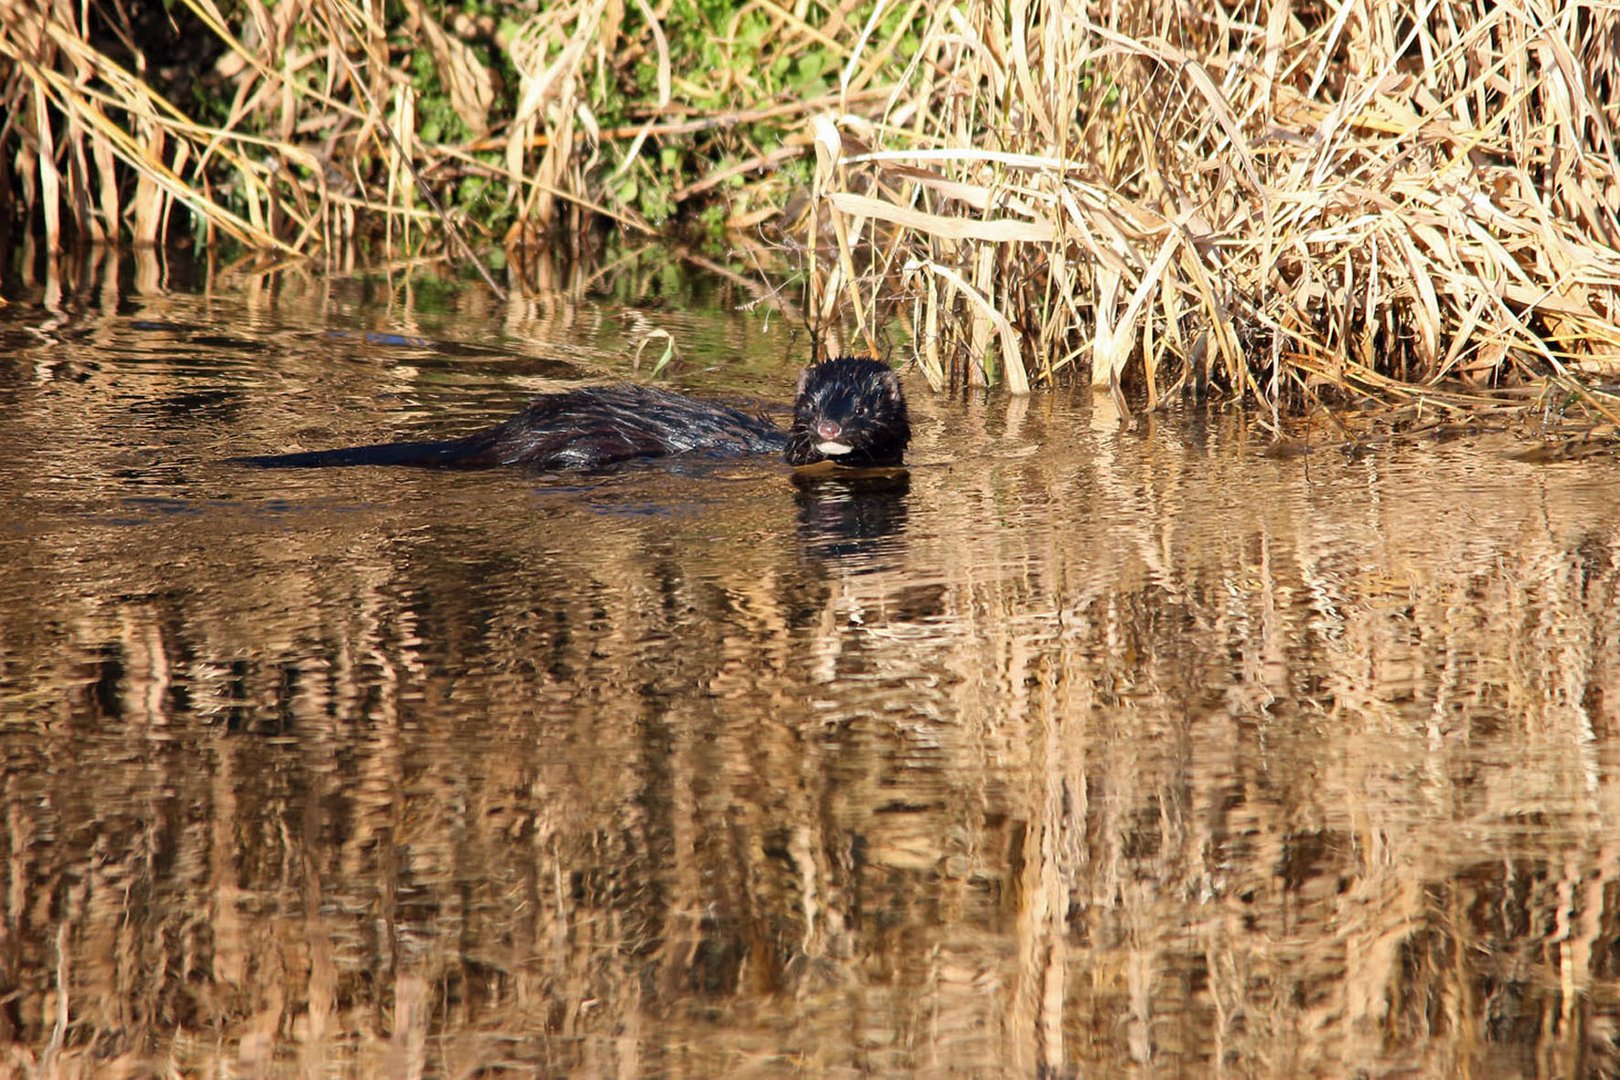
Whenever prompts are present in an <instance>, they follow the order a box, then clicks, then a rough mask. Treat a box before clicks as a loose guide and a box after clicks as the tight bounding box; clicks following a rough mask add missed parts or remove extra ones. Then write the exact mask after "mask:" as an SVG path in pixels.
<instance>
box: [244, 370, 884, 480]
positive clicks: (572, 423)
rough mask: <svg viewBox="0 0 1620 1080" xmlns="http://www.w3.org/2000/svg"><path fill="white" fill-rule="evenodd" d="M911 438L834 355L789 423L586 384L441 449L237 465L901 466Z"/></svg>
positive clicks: (650, 392) (648, 390)
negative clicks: (683, 459)
mask: <svg viewBox="0 0 1620 1080" xmlns="http://www.w3.org/2000/svg"><path fill="white" fill-rule="evenodd" d="M910 440H911V425H910V422H909V421H908V419H907V416H906V399H905V395H904V394H903V393H902V392H901V389H900V380H899V378H898V377H897V376H896V375H895V373H894V371H893V370H891V369H890V368H889V366H888V365H887V364H884V363H881V362H880V361H877V360H869V359H865V358H861V357H842V358H840V359H837V360H828V361H825V362H823V363H819V364H812V365H811V366H809V367H807V368H805V369H804V371H803V373H802V374H800V376H799V388H798V393H797V396H796V397H795V399H794V403H793V424H792V426H791V427H790V428H789V429H788V430H787V431H786V432H783V431H782V429H781V428H779V427H777V426H776V425H775V424H773V423H771V422H770V421H769V420H766V419H764V418H763V417H759V416H753V415H750V414H749V413H746V412H743V411H740V410H738V409H733V408H730V407H729V406H725V405H720V404H716V403H714V402H710V401H703V400H701V399H699V398H694V397H689V396H687V395H685V394H678V393H675V392H673V391H670V390H661V389H658V388H657V387H651V386H637V385H633V384H623V385H619V386H588V387H583V388H581V389H578V390H565V391H562V392H560V393H556V394H546V395H544V396H542V397H538V398H535V399H534V401H532V402H530V403H529V406H528V407H527V408H526V409H524V410H523V411H522V412H520V413H518V414H517V415H516V416H513V417H512V418H511V419H509V420H507V421H505V422H504V423H501V424H497V425H496V426H494V427H491V428H486V429H484V430H483V431H476V432H474V433H473V434H471V435H468V436H465V437H464V438H460V439H450V440H446V441H444V442H395V443H376V444H373V445H370V446H351V447H344V448H342V449H337V450H315V451H312V452H309V453H302V454H272V455H268V456H264V457H244V458H236V459H235V460H236V461H237V462H238V463H240V464H245V465H253V466H257V467H259V468H269V469H277V468H321V467H330V466H344V465H414V466H421V467H427V468H441V469H483V468H490V467H493V466H498V465H523V466H527V467H530V468H534V469H542V470H557V469H598V468H601V467H603V466H606V465H611V464H613V463H614V462H617V461H626V460H629V459H631V458H647V457H668V456H672V455H676V454H704V455H708V456H717V457H733V456H741V455H743V454H762V453H772V452H776V451H781V453H782V456H783V458H784V459H786V461H787V463H788V464H789V465H795V466H798V465H814V464H816V463H817V462H821V461H832V462H835V463H837V464H839V465H845V466H850V467H865V466H877V465H898V464H900V462H901V460H902V458H903V456H904V454H905V450H906V444H907V443H908V442H909V441H910Z"/></svg>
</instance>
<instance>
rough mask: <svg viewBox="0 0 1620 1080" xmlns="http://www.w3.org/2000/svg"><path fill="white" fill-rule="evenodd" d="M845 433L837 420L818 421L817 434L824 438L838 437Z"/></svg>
mask: <svg viewBox="0 0 1620 1080" xmlns="http://www.w3.org/2000/svg"><path fill="white" fill-rule="evenodd" d="M843 433H844V429H843V428H841V427H839V426H838V421H836V420H818V421H817V422H816V434H817V435H820V436H821V437H822V438H823V439H836V438H838V436H840V435H842V434H843Z"/></svg>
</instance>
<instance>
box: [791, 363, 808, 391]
mask: <svg viewBox="0 0 1620 1080" xmlns="http://www.w3.org/2000/svg"><path fill="white" fill-rule="evenodd" d="M809 385H810V369H809V368H805V369H804V370H803V371H801V372H799V388H798V389H797V390H795V391H794V392H793V395H794V396H795V397H797V396H799V395H800V394H802V393H804V388H805V387H807V386H809Z"/></svg>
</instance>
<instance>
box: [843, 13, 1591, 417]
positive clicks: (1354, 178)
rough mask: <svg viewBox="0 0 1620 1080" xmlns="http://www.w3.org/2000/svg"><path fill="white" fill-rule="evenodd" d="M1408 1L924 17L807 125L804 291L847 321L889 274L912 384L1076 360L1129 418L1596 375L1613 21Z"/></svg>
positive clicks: (1042, 374) (1031, 372)
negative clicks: (1131, 406) (1177, 408)
mask: <svg viewBox="0 0 1620 1080" xmlns="http://www.w3.org/2000/svg"><path fill="white" fill-rule="evenodd" d="M1419 15H1420V17H1417V18H1416V21H1414V18H1415V17H1414V15H1413V14H1412V13H1411V12H1409V11H1407V10H1406V9H1396V8H1392V7H1388V6H1382V5H1371V4H1362V3H1354V2H1351V3H1346V4H1344V5H1342V6H1339V7H1337V8H1334V7H1330V6H1318V5H1310V4H1289V3H1277V4H1273V5H1271V6H1270V7H1269V9H1267V8H1263V7H1241V8H1240V7H1235V6H1230V5H1226V6H1221V7H1214V6H1212V5H1178V4H1171V3H1155V4H1150V5H1140V4H1120V3H1113V2H1100V3H1092V4H1087V5H1083V6H1076V5H1058V4H1050V3H1043V2H1039V0H1035V2H1030V3H1015V4H1012V5H1010V6H1008V7H1000V6H991V5H975V6H967V7H957V6H951V7H945V8H941V9H939V10H938V12H937V13H936V15H935V17H934V21H933V23H932V25H931V26H930V27H929V29H928V30H927V33H926V35H925V38H924V42H923V45H922V48H921V50H920V51H919V52H918V53H917V55H916V57H915V59H914V61H913V63H912V64H911V66H910V68H909V69H908V71H907V72H906V75H905V77H904V79H903V81H902V83H901V85H899V86H898V87H897V88H896V89H895V91H894V92H893V93H892V94H891V95H890V97H889V99H888V100H887V102H886V103H885V106H884V108H883V109H882V110H881V111H880V112H878V113H877V114H876V115H873V116H870V117H858V116H853V115H849V114H845V115H843V116H841V117H838V118H837V119H836V120H834V119H832V118H818V119H817V121H816V125H817V126H816V127H815V129H814V133H815V137H816V146H817V149H818V166H817V174H816V185H817V191H818V193H819V195H820V196H821V198H820V199H819V201H818V203H817V213H818V215H820V220H819V221H818V222H817V223H816V224H817V227H818V228H822V229H825V230H826V231H827V233H828V234H830V235H831V236H832V237H833V238H834V246H835V248H836V251H837V256H836V258H835V259H833V260H831V265H825V264H823V265H819V266H817V267H816V272H815V274H814V275H813V280H812V284H813V291H814V292H815V294H816V297H817V300H816V303H815V305H814V308H815V310H817V311H820V312H821V313H823V314H824V315H830V314H831V312H833V311H834V310H837V309H842V310H846V311H847V312H849V313H850V314H851V315H852V316H853V317H854V318H855V319H856V320H857V321H858V323H859V325H858V327H857V329H856V331H855V333H857V334H862V333H864V334H869V335H871V334H876V332H877V320H878V319H879V318H880V317H881V314H882V312H883V311H884V310H885V305H884V304H882V303H879V300H880V298H881V297H882V295H883V293H884V290H885V289H886V288H887V283H890V282H892V281H893V280H894V279H895V277H896V276H897V275H899V276H901V277H903V278H904V279H905V281H906V287H905V288H904V289H903V292H902V296H903V298H904V301H905V302H906V304H907V305H909V308H910V310H909V312H906V314H907V315H908V316H909V318H910V320H911V322H912V324H913V327H914V328H915V329H916V331H917V337H918V346H917V347H918V355H919V358H920V361H921V364H922V367H923V369H924V370H925V371H926V372H927V373H928V375H929V377H930V378H931V379H932V380H933V381H934V382H935V383H936V384H938V383H942V382H944V381H945V380H946V379H949V378H952V377H955V378H962V379H966V380H968V381H971V382H986V381H995V380H996V379H998V378H999V379H1003V380H1005V382H1006V383H1007V384H1008V385H1009V386H1010V387H1011V388H1013V389H1014V390H1021V389H1024V388H1025V387H1026V386H1027V385H1028V383H1029V381H1030V380H1031V379H1032V378H1038V379H1046V378H1051V377H1052V376H1053V375H1055V374H1057V373H1059V372H1062V371H1064V370H1066V369H1074V370H1076V371H1078V372H1079V373H1081V374H1082V375H1083V376H1084V377H1086V378H1088V379H1089V380H1090V381H1091V382H1092V383H1093V384H1094V385H1096V386H1098V387H1112V388H1114V389H1115V390H1116V391H1117V390H1118V389H1119V388H1121V387H1122V386H1124V385H1126V384H1134V385H1139V386H1140V387H1142V388H1143V389H1144V390H1145V392H1146V395H1147V400H1148V403H1149V405H1150V406H1151V405H1153V404H1156V403H1157V402H1158V401H1159V400H1160V399H1161V398H1162V397H1163V395H1164V394H1165V393H1167V392H1168V391H1169V390H1171V389H1172V388H1174V387H1175V386H1177V385H1182V384H1184V383H1185V384H1202V383H1203V382H1204V381H1205V380H1206V379H1207V380H1209V381H1210V382H1212V383H1213V384H1214V385H1216V386H1218V387H1224V388H1228V389H1230V390H1231V391H1233V392H1236V393H1238V394H1242V395H1246V396H1248V397H1250V398H1251V399H1254V400H1258V401H1261V402H1265V403H1268V404H1269V405H1271V406H1272V407H1273V408H1275V407H1277V406H1278V405H1280V404H1282V403H1284V402H1285V401H1289V400H1294V401H1303V402H1306V403H1309V402H1312V401H1314V400H1316V399H1317V398H1318V397H1319V395H1320V392H1321V390H1322V389H1323V388H1324V387H1333V388H1337V389H1340V390H1348V391H1351V392H1354V393H1366V394H1369V395H1374V396H1378V397H1381V398H1386V399H1387V398H1390V397H1400V396H1402V395H1423V396H1425V397H1426V398H1429V399H1432V400H1433V401H1434V402H1435V404H1436V407H1438V408H1442V409H1443V408H1446V407H1448V405H1453V404H1455V405H1456V407H1458V408H1466V407H1469V406H1467V405H1466V404H1465V403H1460V402H1453V401H1452V400H1451V399H1450V398H1448V396H1447V395H1446V394H1445V393H1443V392H1440V390H1439V388H1440V387H1442V386H1446V387H1452V388H1460V389H1464V390H1469V389H1473V390H1478V391H1482V392H1494V391H1499V390H1500V389H1502V388H1505V387H1520V388H1522V387H1524V386H1526V385H1528V386H1547V387H1552V386H1554V385H1557V386H1558V387H1560V388H1561V389H1560V390H1559V395H1560V397H1563V396H1564V395H1565V394H1566V393H1567V390H1568V387H1569V386H1570V385H1571V384H1572V383H1574V384H1576V385H1581V386H1587V385H1588V384H1589V383H1590V381H1591V380H1592V379H1593V378H1594V377H1596V378H1607V377H1611V376H1613V375H1614V374H1615V373H1616V371H1617V370H1620V311H1617V293H1616V288H1617V285H1620V251H1617V250H1616V243H1617V237H1620V221H1617V217H1616V213H1617V209H1620V182H1617V180H1620V177H1617V175H1616V171H1617V170H1616V162H1615V155H1614V144H1613V129H1614V126H1615V120H1616V116H1617V111H1616V105H1615V104H1613V102H1614V94H1613V92H1612V91H1613V87H1614V86H1615V84H1616V66H1617V63H1620V60H1617V57H1616V54H1615V53H1614V50H1613V48H1612V42H1613V41H1614V39H1615V36H1616V34H1617V33H1620V13H1617V12H1616V11H1615V10H1613V9H1612V8H1608V7H1605V6H1601V5H1583V4H1569V5H1563V6H1560V7H1559V8H1557V9H1556V10H1552V11H1549V10H1548V9H1546V8H1543V7H1540V6H1535V5H1515V4H1482V3H1431V4H1429V5H1426V6H1424V7H1423V8H1421V9H1420V10H1419ZM1251 17H1255V18H1257V19H1258V20H1260V21H1250V19H1251ZM857 59H858V58H857ZM892 307H893V305H890V308H891V309H892ZM1576 376H1580V379H1579V380H1576ZM1521 393H1522V389H1521ZM1521 400H1522V398H1521ZM1576 400H1577V401H1579V402H1584V403H1586V404H1591V403H1592V402H1593V401H1594V400H1595V398H1594V395H1593V393H1592V392H1591V390H1590V389H1589V388H1588V389H1586V390H1585V391H1584V392H1583V393H1582V394H1581V395H1578V396H1577V397H1576ZM1608 407H1612V402H1611V406H1608Z"/></svg>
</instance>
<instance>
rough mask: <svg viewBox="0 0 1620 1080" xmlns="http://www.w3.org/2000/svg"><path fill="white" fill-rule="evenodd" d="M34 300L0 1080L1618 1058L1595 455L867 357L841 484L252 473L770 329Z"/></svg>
mask: <svg viewBox="0 0 1620 1080" xmlns="http://www.w3.org/2000/svg"><path fill="white" fill-rule="evenodd" d="M272 284H273V285H274V287H272ZM42 295H43V294H41V293H40V292H38V291H29V290H26V289H23V290H19V292H18V294H17V295H14V296H13V297H12V299H13V300H14V301H15V302H14V303H13V305H12V306H11V307H9V308H6V309H3V310H0V346H3V349H4V354H3V356H0V447H3V453H0V500H3V504H4V506H5V515H4V521H3V524H0V751H3V758H0V770H3V772H0V798H3V800H4V806H5V821H4V825H5V827H4V829H3V830H0V853H3V856H4V857H3V860H0V867H3V875H0V885H3V889H0V903H3V912H4V916H3V923H0V1071H13V1072H32V1071H36V1070H37V1071H40V1072H43V1073H47V1074H50V1073H65V1074H69V1075H85V1076H89V1075H107V1074H113V1073H118V1074H123V1075H148V1074H150V1073H154V1072H156V1073H170V1072H173V1071H178V1072H179V1073H184V1074H210V1075H236V1074H254V1073H260V1074H262V1073H270V1074H299V1073H310V1072H319V1073H338V1074H349V1075H381V1074H393V1075H414V1074H423V1073H425V1074H427V1075H444V1076H473V1075H480V1076H491V1075H505V1074H508V1073H510V1074H513V1075H532V1074H534V1073H539V1074H542V1075H576V1076H588V1075H618V1076H635V1075H667V1076H693V1077H713V1076H720V1075H763V1076H768V1075H781V1074H787V1073H797V1074H805V1075H860V1074H891V1073H906V1072H910V1073H916V1074H924V1075H934V1074H953V1075H985V1076H989V1075H1013V1076H1036V1075H1043V1074H1044V1075H1051V1076H1064V1075H1071V1074H1079V1075H1095V1076H1107V1075H1119V1074H1122V1073H1129V1072H1135V1073H1139V1074H1142V1075H1149V1074H1151V1075H1203V1074H1219V1073H1224V1074H1226V1075H1232V1076H1308V1075H1323V1076H1344V1075H1355V1074H1362V1075H1368V1076H1384V1075H1482V1076H1489V1075H1515V1074H1527V1075H1528V1074H1541V1075H1561V1076H1588V1075H1603V1074H1606V1073H1610V1072H1612V1071H1613V1070H1615V1069H1616V1068H1617V1067H1620V1054H1617V1043H1616V1038H1617V1032H1620V1028H1617V1020H1620V943H1617V919H1616V914H1615V910H1616V904H1617V902H1620V784H1617V783H1616V780H1615V776H1614V774H1615V770H1616V767H1617V766H1620V726H1617V722H1616V721H1617V710H1620V665H1617V650H1616V644H1617V642H1616V635H1617V615H1616V596H1617V585H1620V581H1617V575H1620V570H1617V562H1620V559H1617V550H1620V545H1617V536H1620V499H1617V498H1616V493H1617V491H1620V471H1617V470H1616V468H1615V467H1614V466H1612V465H1610V464H1608V463H1604V462H1596V463H1593V462H1588V463H1582V464H1568V465H1554V466H1535V465H1529V464H1523V463H1518V462H1515V461H1513V460H1510V459H1509V458H1508V457H1507V455H1506V451H1507V450H1508V449H1509V445H1507V444H1500V443H1494V444H1493V443H1483V442H1469V441H1457V442H1451V443H1446V444H1441V445H1435V444H1430V443H1419V444H1413V445H1394V446H1386V447H1383V448H1376V449H1374V450H1372V451H1370V452H1368V453H1365V454H1361V455H1356V456H1350V455H1346V454H1344V453H1342V452H1340V451H1338V450H1333V449H1328V450H1323V451H1318V452H1316V453H1313V454H1309V455H1306V456H1303V457H1297V456H1296V457H1287V458H1282V457H1276V456H1270V455H1268V454H1267V453H1266V445H1265V441H1264V439H1263V438H1261V437H1260V436H1259V435H1258V434H1253V433H1250V432H1249V431H1248V430H1247V429H1246V426H1245V421H1244V418H1243V417H1242V416H1240V415H1230V414H1223V413H1205V412H1200V411H1192V410H1188V411H1177V410H1172V411H1170V412H1167V413H1163V414H1160V415H1157V416H1154V417H1150V418H1148V421H1147V422H1146V423H1145V424H1144V425H1143V426H1142V427H1140V428H1139V429H1137V430H1135V431H1123V430H1121V429H1120V428H1119V427H1118V425H1117V424H1115V422H1114V421H1113V419H1112V418H1111V417H1109V416H1107V415H1104V414H1103V411H1102V409H1101V407H1098V408H1096V409H1094V408H1093V406H1092V404H1091V402H1090V400H1089V396H1088V395H1084V394H1081V395H1072V394H1067V393H1060V394H1053V395H1044V396H1041V395H1038V396H1036V397H1033V398H1031V399H1029V400H1025V401H1012V400H1009V399H1008V398H1006V397H1005V396H1002V395H990V396H988V397H985V396H971V397H967V398H963V397H960V396H958V397H939V396H935V395H933V394H931V393H930V392H929V391H928V390H927V388H926V386H925V385H924V384H923V383H922V382H921V381H920V380H918V379H916V378H915V377H912V376H908V377H907V386H908V390H909V391H910V394H911V398H912V403H913V413H914V417H915V427H916V432H917V437H916V441H915V443H914V446H913V450H912V453H911V455H910V460H911V468H910V470H909V475H908V476H906V477H905V478H904V479H900V480H895V479H890V480H888V481H886V482H873V483H869V484H864V485H852V484H848V483H842V482H838V481H823V482H806V481H804V480H802V479H796V478H795V477H794V475H793V474H792V472H791V471H790V470H788V469H787V468H786V467H784V466H783V465H781V464H780V463H778V462H777V461H775V460H771V459H758V460H744V461H738V462H728V463H718V464H717V463H712V462H709V463H694V464H671V463H660V464H653V465H642V466H635V467H630V468H626V469H622V470H620V471H618V472H615V473H610V474H605V475H594V476H572V477H556V476H539V475H535V474H531V473H524V472H521V471H498V472H488V473H479V474H449V473H435V472H428V471H417V470H408V469H346V470H326V471H293V472H280V471H273V472H267V471H255V470H250V469H244V468H241V467H238V466H235V465H232V464H230V463H229V462H228V461H227V460H226V459H227V458H229V457H231V456H232V455H235V454H252V453H266V452H274V451H278V450H284V449H295V448H296V449H314V448H319V447H324V446H334V445H342V444H345V443H354V442H364V441H371V440H375V439H379V438H389V437H394V436H401V437H418V438H420V437H433V436H436V435H447V434H454V433H459V432H463V431H466V430H468V429H470V428H473V427H477V426H479V425H480V424H483V423H485V422H488V421H489V420H492V419H494V418H498V417H501V416H504V415H505V414H507V413H509V412H510V411H512V410H514V409H515V408H516V407H517V406H518V405H520V404H521V402H522V401H523V400H524V399H525V397H527V396H528V395H530V394H532V393H534V392H537V391H539V390H543V389H545V388H547V387H551V386H556V385H560V382H561V381H562V380H566V379H571V378H578V377H581V376H586V375H589V376H601V375H603V374H612V373H617V374H619V375H623V376H626V377H635V378H643V379H645V378H648V377H650V376H649V375H648V373H647V372H646V370H645V368H643V370H641V371H639V372H636V371H633V370H632V368H633V366H634V364H633V361H634V356H635V349H636V346H637V344H638V343H639V342H640V341H641V340H642V339H643V338H644V336H645V335H646V333H647V332H648V330H651V329H664V330H667V331H668V332H670V333H671V334H672V335H674V337H675V339H676V341H677V342H678V343H679V344H680V346H681V348H682V355H683V359H682V360H680V361H678V362H677V363H676V364H675V365H674V366H673V368H672V369H671V370H670V371H668V372H665V373H664V374H662V375H661V376H660V380H661V381H664V382H669V383H672V384H674V385H680V386H684V387H687V388H689V389H694V390H696V391H698V392H707V393H728V394H737V393H741V394H749V395H756V396H760V397H768V398H775V399H777V400H785V399H786V397H787V395H788V394H789V393H790V391H791V387H792V383H793V376H794V371H795V365H796V362H797V361H796V359H795V357H796V356H798V355H802V348H803V346H802V345H801V344H800V343H798V342H797V341H796V340H795V338H794V336H793V333H792V327H791V325H789V324H788V323H785V322H784V321H783V320H781V319H779V318H778V319H776V320H775V321H767V320H766V318H765V317H764V315H763V314H759V313H753V314H744V313H740V312H739V311H738V310H737V306H738V304H739V303H740V300H741V299H742V298H740V297H737V296H733V295H731V294H730V292H729V291H728V290H727V289H726V288H723V287H721V288H711V287H702V288H696V289H691V290H687V291H682V290H680V289H675V290H672V291H671V293H670V294H669V295H666V296H664V297H663V302H662V303H661V304H660V305H653V306H647V305H642V304H630V303H626V302H624V300H623V299H615V298H613V297H608V296H603V295H593V294H590V293H588V292H585V291H583V290H576V292H575V293H574V294H573V295H572V296H571V297H564V296H561V295H554V296H550V297H548V298H545V299H544V300H542V301H533V302H526V303H516V302H515V303H514V304H512V305H511V306H509V307H500V306H497V305H495V304H494V303H493V301H490V300H488V299H487V298H485V297H483V296H482V294H480V293H477V292H469V294H466V295H456V294H452V295H450V296H449V297H448V298H445V297H442V296H441V297H437V298H436V302H435V306H434V307H433V308H432V309H431V311H430V313H424V311H425V310H427V309H425V307H424V306H423V305H420V304H417V303H416V302H414V301H413V299H412V297H411V296H410V295H409V294H408V293H407V292H406V291H405V290H402V289H395V290H389V289H385V288H383V287H382V286H380V285H373V286H370V287H365V288H362V287H359V286H353V285H342V284H335V283H323V282H319V281H309V280H302V281H288V282H271V283H267V282H263V281H255V282H254V283H253V287H251V288H250V287H248V285H247V284H243V283H234V284H233V283H223V284H211V286H210V292H209V293H208V294H207V295H206V296H205V295H201V294H194V293H190V294H188V293H174V292H165V291H162V290H157V289H148V290H147V291H145V292H144V293H142V292H138V291H135V290H129V289H125V290H122V291H121V290H119V289H118V288H115V287H113V286H111V285H107V284H98V285H97V286H96V287H95V288H94V289H93V290H87V291H86V293H85V294H84V295H82V296H75V297H70V298H67V299H54V298H53V302H52V305H51V307H50V308H47V307H46V306H44V305H43V304H42V302H41V298H42ZM367 334H372V335H386V336H370V337H368V336H366V335H367ZM414 339H420V340H414ZM660 340H661V339H660ZM661 348H662V346H661V344H659V345H655V346H653V348H652V350H651V351H653V352H656V351H659V350H660V349H661Z"/></svg>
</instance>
